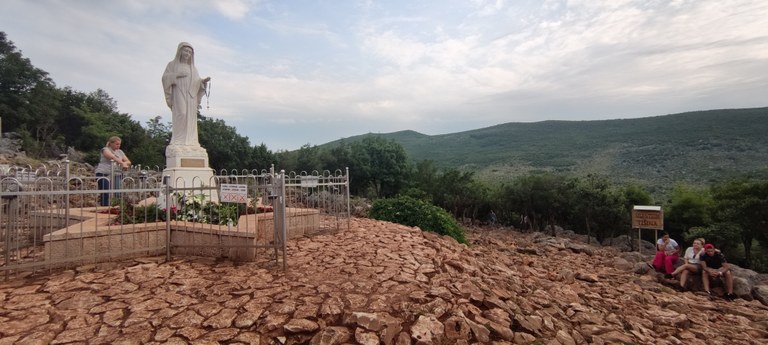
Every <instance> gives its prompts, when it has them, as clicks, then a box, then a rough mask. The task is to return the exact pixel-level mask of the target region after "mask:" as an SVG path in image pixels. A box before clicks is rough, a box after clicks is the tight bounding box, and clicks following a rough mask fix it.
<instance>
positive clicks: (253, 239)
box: [0, 161, 350, 278]
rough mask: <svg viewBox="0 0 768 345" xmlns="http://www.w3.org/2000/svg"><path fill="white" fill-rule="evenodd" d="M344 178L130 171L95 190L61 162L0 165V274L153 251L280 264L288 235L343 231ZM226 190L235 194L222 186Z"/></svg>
mask: <svg viewBox="0 0 768 345" xmlns="http://www.w3.org/2000/svg"><path fill="white" fill-rule="evenodd" d="M348 176H349V172H348V170H344V171H341V170H337V171H335V172H329V171H324V172H316V171H315V172H311V173H306V172H302V173H288V174H286V173H285V172H282V171H280V172H276V171H275V170H274V168H272V169H269V170H261V171H258V170H240V171H220V172H218V174H216V175H214V176H213V177H211V178H210V180H209V181H191V182H192V183H189V181H183V180H180V179H179V180H177V181H169V180H168V178H167V177H166V178H165V181H164V178H163V175H162V172H161V171H159V170H157V169H150V170H145V169H140V168H134V169H130V170H129V171H126V172H124V174H123V175H122V176H120V178H119V185H120V189H110V190H99V189H98V188H97V179H98V178H97V177H95V176H92V175H91V174H89V173H88V172H84V171H82V170H78V171H75V172H74V173H72V172H70V166H69V162H67V161H63V162H61V163H60V164H59V165H58V166H56V167H43V168H36V169H32V168H31V167H11V168H8V169H0V272H3V273H4V275H5V277H6V278H8V277H9V276H10V275H11V274H24V273H25V272H34V271H41V270H46V269H53V268H58V267H62V266H72V265H78V264H82V263H88V262H105V261H111V260H118V259H124V258H128V257H141V256H157V255H165V256H166V257H167V258H170V257H171V256H179V255H193V256H214V257H225V258H230V259H232V260H245V261H257V262H262V263H264V264H265V265H274V266H280V265H282V267H283V268H286V265H287V262H286V256H285V250H286V240H287V239H290V238H292V237H298V236H305V235H311V234H314V233H317V232H327V231H338V230H342V229H344V228H348V227H349V217H350V214H349V178H348ZM111 186H115V183H114V181H113V183H112V184H111ZM232 186H234V187H237V188H236V193H237V195H236V196H238V197H239V199H237V198H236V199H237V200H231V199H228V197H230V195H229V194H226V193H228V192H229V191H228V190H223V188H225V187H232ZM101 193H110V195H111V199H110V200H111V201H112V203H111V205H110V206H99V204H98V198H99V195H100V194H101ZM243 196H244V197H243ZM226 201H237V202H226ZM243 202H245V203H243Z"/></svg>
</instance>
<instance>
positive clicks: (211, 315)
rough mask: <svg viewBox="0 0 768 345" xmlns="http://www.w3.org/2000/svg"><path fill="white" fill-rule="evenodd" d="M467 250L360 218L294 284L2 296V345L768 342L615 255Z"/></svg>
mask: <svg viewBox="0 0 768 345" xmlns="http://www.w3.org/2000/svg"><path fill="white" fill-rule="evenodd" d="M467 237H468V238H469V240H470V241H471V245H469V246H465V245H462V244H459V243H457V242H455V241H454V240H453V239H450V238H447V237H443V236H439V235H436V234H432V233H426V232H422V231H420V230H419V229H414V228H410V227H405V226H400V225H396V224H391V223H386V222H380V221H375V220H369V219H357V218H356V219H353V220H352V221H351V228H350V229H349V230H345V231H341V232H338V233H336V234H325V235H320V236H315V237H308V238H301V239H297V240H292V241H291V242H289V246H288V270H287V272H283V271H281V270H279V268H278V267H270V266H268V265H266V264H265V263H264V262H255V263H247V264H237V263H232V262H226V261H216V260H211V259H198V258H175V259H174V260H172V261H170V262H164V260H162V258H147V259H141V260H133V261H126V262H120V263H109V264H100V265H94V266H83V267H78V268H77V269H74V270H68V271H62V272H53V273H49V272H46V273H45V274H40V275H32V276H28V277H25V278H17V279H14V280H10V281H5V282H0V324H2V327H0V338H1V339H0V343H2V344H11V343H18V344H30V343H52V344H61V343H86V342H87V343H93V344H96V343H118V342H119V343H136V344H138V343H149V344H153V343H156V344H160V343H167V344H189V343H194V344H209V343H210V344H216V343H227V344H233V343H242V344H347V343H357V344H474V343H494V344H524V343H540V344H564V345H565V344H616V343H625V344H711V343H720V344H726V343H727V344H762V343H766V342H767V341H768V307H766V306H765V305H763V304H762V303H761V302H760V301H758V300H757V299H756V300H752V301H747V300H744V299H737V300H735V301H725V300H722V299H710V298H708V297H707V296H701V295H698V294H695V293H690V292H688V293H680V292H676V291H674V290H672V289H669V288H668V287H666V286H664V285H663V284H659V283H658V282H657V280H656V277H655V276H654V275H653V274H651V273H645V274H637V273H635V272H634V270H635V263H636V261H633V259H632V258H629V259H628V258H625V257H622V256H621V252H619V251H618V250H617V249H615V248H611V247H600V246H591V245H586V244H584V243H579V242H575V241H573V242H572V241H570V240H569V239H565V238H553V237H549V236H546V235H543V234H521V233H517V232H513V231H509V230H503V229H495V230H482V229H476V230H470V231H469V233H468V236H467ZM263 255H270V253H269V252H265V253H263ZM756 289H763V290H765V286H764V285H757V286H756Z"/></svg>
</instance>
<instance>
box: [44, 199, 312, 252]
mask: <svg viewBox="0 0 768 345" xmlns="http://www.w3.org/2000/svg"><path fill="white" fill-rule="evenodd" d="M286 214H287V216H286V222H287V223H288V224H287V231H288V239H292V238H297V237H301V236H305V235H309V234H312V233H314V232H316V231H318V230H319V228H320V212H319V211H318V210H315V209H298V208H289V209H288V210H287V212H286ZM89 215H90V216H89ZM57 217H58V218H62V219H59V220H56V219H57ZM64 217H65V216H64V215H58V214H50V215H49V217H47V218H45V219H47V220H46V221H45V222H46V223H47V224H51V223H58V224H67V223H68V222H67V221H65V220H64V219H63V218H64ZM89 217H90V218H89ZM112 217H114V216H112V215H105V214H98V213H96V210H95V209H94V210H88V211H84V210H79V212H78V213H77V216H76V220H81V219H85V220H84V221H80V222H78V223H77V224H73V225H69V226H67V227H65V228H62V229H59V230H56V231H53V232H50V233H49V234H45V235H44V236H43V240H44V243H45V257H46V260H47V261H49V262H51V264H53V265H56V264H57V263H64V262H72V261H78V262H98V261H104V260H106V259H111V258H129V257H140V256H152V255H163V254H165V250H166V248H165V246H166V243H167V241H166V233H167V229H166V223H165V222H157V223H144V224H125V225H108V224H109V221H110V220H111V218H112ZM72 221H73V219H72V218H70V220H69V223H71V222H72ZM274 224H275V222H274V214H273V213H259V214H251V215H244V216H241V217H240V219H239V221H238V225H237V226H235V227H228V226H225V225H211V224H201V223H193V222H181V221H174V222H171V224H170V230H171V231H170V235H171V253H172V254H174V255H193V256H208V257H222V258H228V259H231V260H234V261H253V260H254V259H255V257H256V252H257V248H272V247H273V243H274V238H275V231H274Z"/></svg>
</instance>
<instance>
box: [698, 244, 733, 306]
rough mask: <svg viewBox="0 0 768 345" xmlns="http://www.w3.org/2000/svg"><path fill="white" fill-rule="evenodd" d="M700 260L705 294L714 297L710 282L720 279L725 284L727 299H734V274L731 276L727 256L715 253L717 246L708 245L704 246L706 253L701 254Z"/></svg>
mask: <svg viewBox="0 0 768 345" xmlns="http://www.w3.org/2000/svg"><path fill="white" fill-rule="evenodd" d="M699 259H700V260H701V261H700V262H701V269H702V271H703V272H704V273H703V274H702V275H701V283H702V284H703V285H704V292H706V293H707V294H709V295H712V293H711V292H710V291H709V281H710V280H713V279H720V280H722V281H723V282H724V283H725V291H726V295H725V298H726V299H729V300H731V299H734V298H735V297H736V296H735V295H734V294H733V274H731V268H730V267H729V266H728V262H727V261H725V255H723V253H722V252H719V251H715V246H713V245H712V244H711V243H707V244H705V245H704V253H702V254H701V256H700V257H699Z"/></svg>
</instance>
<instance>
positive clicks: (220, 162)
mask: <svg viewBox="0 0 768 345" xmlns="http://www.w3.org/2000/svg"><path fill="white" fill-rule="evenodd" d="M198 138H199V141H200V145H201V146H202V147H204V148H205V149H206V150H207V151H208V159H209V161H210V165H211V168H213V169H214V170H217V171H218V170H222V169H224V170H227V169H235V170H241V169H253V168H256V166H255V162H254V155H253V148H252V147H251V143H250V142H249V141H248V138H247V137H243V136H241V135H239V134H237V131H236V130H235V128H234V127H232V126H228V125H227V124H226V123H225V122H224V120H221V119H212V118H208V117H205V116H202V115H199V114H198Z"/></svg>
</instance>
